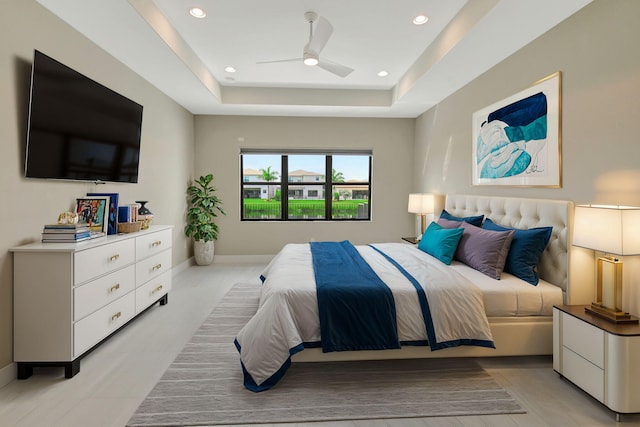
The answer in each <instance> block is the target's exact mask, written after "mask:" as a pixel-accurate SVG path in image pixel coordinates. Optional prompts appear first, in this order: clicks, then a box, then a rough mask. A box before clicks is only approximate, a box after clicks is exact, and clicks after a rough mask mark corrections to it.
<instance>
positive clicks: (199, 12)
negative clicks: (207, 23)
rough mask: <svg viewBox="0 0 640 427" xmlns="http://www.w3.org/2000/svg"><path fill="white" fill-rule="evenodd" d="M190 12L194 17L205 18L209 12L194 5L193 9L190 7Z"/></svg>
mask: <svg viewBox="0 0 640 427" xmlns="http://www.w3.org/2000/svg"><path fill="white" fill-rule="evenodd" d="M189 13H190V14H191V16H193V17H194V18H204V17H205V16H207V12H205V11H204V10H202V9H200V8H199V7H192V8H191V9H189Z"/></svg>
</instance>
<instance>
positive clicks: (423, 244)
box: [418, 222, 464, 265]
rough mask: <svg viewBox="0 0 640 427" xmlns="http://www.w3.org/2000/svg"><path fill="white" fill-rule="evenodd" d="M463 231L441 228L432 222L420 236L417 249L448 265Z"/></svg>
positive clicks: (460, 229)
mask: <svg viewBox="0 0 640 427" xmlns="http://www.w3.org/2000/svg"><path fill="white" fill-rule="evenodd" d="M463 231H464V230H463V229H462V228H442V226H440V225H438V224H436V223H435V222H432V223H431V224H429V226H428V227H427V229H426V230H425V232H424V234H423V235H422V239H421V240H420V243H418V249H420V250H422V251H424V252H426V253H428V254H429V255H431V256H432V257H435V258H438V259H439V260H440V261H442V262H443V263H445V264H447V265H449V264H451V260H452V259H453V254H454V253H455V252H456V248H457V247H458V242H460V238H461V237H462V232H463Z"/></svg>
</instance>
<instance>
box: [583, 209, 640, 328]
mask: <svg viewBox="0 0 640 427" xmlns="http://www.w3.org/2000/svg"><path fill="white" fill-rule="evenodd" d="M573 245H574V246H580V247H583V248H587V249H593V250H596V251H600V252H604V256H602V257H599V258H598V259H597V268H596V275H597V277H596V290H595V301H594V302H593V303H592V304H591V305H590V306H587V307H586V308H585V311H587V312H588V313H591V314H593V315H595V316H598V317H601V318H603V319H606V320H609V321H611V322H615V323H638V320H637V319H632V318H631V316H630V315H629V313H626V312H624V311H623V310H622V261H620V260H619V259H618V258H616V257H615V256H614V255H622V256H627V255H640V208H638V207H630V206H605V205H578V206H576V208H575V215H574V229H573Z"/></svg>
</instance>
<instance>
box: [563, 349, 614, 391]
mask: <svg viewBox="0 0 640 427" xmlns="http://www.w3.org/2000/svg"><path fill="white" fill-rule="evenodd" d="M562 375H564V376H565V377H566V378H568V379H569V380H571V382H572V383H574V384H575V385H577V386H578V387H580V388H581V389H583V390H584V391H586V392H587V393H589V394H590V395H591V396H593V397H595V398H596V399H598V400H599V401H600V402H603V401H604V370H603V369H601V368H599V367H597V366H596V365H594V364H593V363H591V362H589V361H588V360H586V359H584V358H582V357H581V356H580V355H578V354H576V353H574V352H573V351H571V350H570V349H568V348H567V347H565V348H564V349H563V351H562Z"/></svg>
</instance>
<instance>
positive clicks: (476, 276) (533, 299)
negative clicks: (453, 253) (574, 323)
mask: <svg viewBox="0 0 640 427" xmlns="http://www.w3.org/2000/svg"><path fill="white" fill-rule="evenodd" d="M451 266H452V267H453V268H454V269H455V270H456V271H458V272H460V273H461V274H462V275H464V276H465V277H466V278H468V279H469V280H471V282H473V283H474V284H475V285H476V286H478V287H479V288H480V289H481V290H482V294H483V297H484V308H485V312H486V314H487V317H513V316H551V315H552V314H553V312H552V309H553V306H554V304H558V305H559V304H562V289H560V288H559V287H557V286H554V285H552V284H550V283H548V282H545V281H544V280H540V282H539V283H538V285H537V286H533V285H531V284H529V283H527V282H525V281H524V280H521V279H519V278H517V277H515V276H513V275H511V274H509V273H502V277H501V278H500V280H495V279H492V278H490V277H489V276H486V275H484V274H482V273H480V272H479V271H477V270H474V269H473V268H471V267H469V266H468V265H465V264H463V263H461V262H459V261H453V262H452V263H451Z"/></svg>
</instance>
